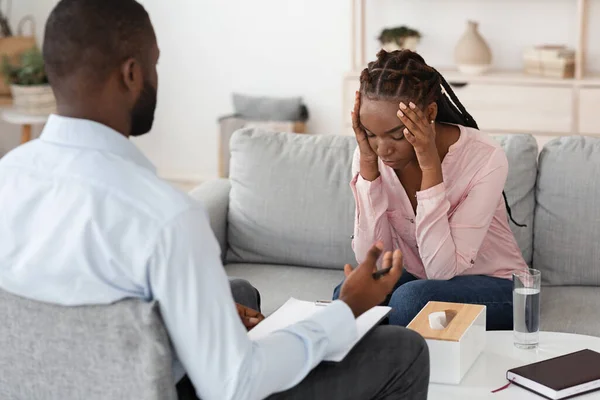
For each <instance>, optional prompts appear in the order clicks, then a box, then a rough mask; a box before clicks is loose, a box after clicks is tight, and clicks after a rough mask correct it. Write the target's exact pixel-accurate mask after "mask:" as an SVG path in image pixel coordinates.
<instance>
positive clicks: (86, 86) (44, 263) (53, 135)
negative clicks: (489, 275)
mask: <svg viewBox="0 0 600 400" xmlns="http://www.w3.org/2000/svg"><path fill="white" fill-rule="evenodd" d="M199 29H201V28H199ZM158 58H159V49H158V45H157V41H156V37H155V34H154V30H153V28H152V24H151V22H150V18H149V16H148V14H147V13H146V11H145V10H144V8H143V7H142V6H141V5H140V4H139V3H137V2H136V1H135V0H62V1H60V2H59V3H58V5H57V6H56V8H55V9H54V10H53V11H52V13H51V15H50V17H49V19H48V22H47V25H46V33H45V42H44V59H45V61H46V69H47V73H48V76H49V79H50V82H51V85H52V88H53V90H54V93H55V95H56V99H57V104H58V112H57V114H56V115H53V116H51V117H50V119H49V121H48V123H47V125H46V127H45V128H44V131H43V133H42V136H41V138H40V140H36V141H33V142H31V143H29V144H27V145H25V146H22V147H20V148H18V149H16V150H15V151H13V152H11V153H10V154H8V155H7V156H5V157H4V158H3V159H2V160H0V210H2V216H1V219H2V224H0V237H1V238H2V241H0V288H1V289H3V290H6V291H8V292H11V293H14V294H17V295H21V296H24V297H28V298H31V299H34V300H38V301H43V302H50V303H55V304H61V305H65V306H74V305H88V304H110V303H112V302H115V301H118V300H120V299H123V298H130V297H137V298H142V299H147V300H149V301H150V300H157V301H158V303H159V306H160V310H161V315H162V317H163V320H164V323H165V326H166V328H167V330H168V332H169V336H170V338H171V340H172V343H173V347H174V350H175V354H176V357H177V360H178V366H179V367H180V368H179V370H176V371H175V373H176V374H177V378H179V379H181V378H183V376H184V373H185V374H187V376H188V377H189V380H190V381H191V382H192V384H193V386H194V388H195V391H196V394H197V395H198V397H200V398H202V399H204V400H211V399H218V400H222V399H241V400H246V399H261V398H265V397H267V396H270V395H272V396H273V397H272V398H276V399H280V398H281V399H308V398H310V399H321V398H322V399H361V400H362V399H367V398H374V399H375V398H376V399H398V398H406V399H422V398H426V396H427V386H428V379H429V358H428V352H427V347H426V345H425V342H424V340H423V339H422V338H421V337H420V336H419V335H417V334H416V333H414V332H411V331H408V330H405V329H403V328H399V327H391V326H382V327H378V328H376V329H375V330H374V331H373V332H372V333H371V334H369V335H367V337H365V338H364V340H362V341H361V342H360V343H359V344H358V345H357V346H356V348H355V349H354V350H353V351H352V352H351V353H350V354H349V355H348V356H347V357H346V359H345V360H344V361H343V362H341V363H336V364H328V363H321V361H322V360H323V359H324V358H325V357H326V356H327V355H328V354H331V353H333V352H335V351H336V350H339V349H341V348H344V347H346V346H348V345H349V343H351V342H352V341H353V340H355V338H356V335H357V332H356V324H355V318H356V317H358V316H359V315H361V314H362V313H364V312H365V311H367V310H369V309H370V308H371V307H373V306H375V305H377V304H379V303H380V302H382V301H383V300H384V299H385V297H386V295H387V294H388V293H389V292H390V291H391V289H392V288H393V286H394V284H395V282H396V281H397V280H398V278H399V277H400V273H401V270H402V256H401V254H400V253H399V252H396V253H394V254H391V253H387V254H385V255H384V256H383V257H384V261H383V264H384V266H390V267H392V268H391V270H390V272H389V274H388V275H386V276H384V277H382V278H381V279H379V280H375V279H373V277H372V276H371V274H372V272H373V270H374V268H375V263H376V261H377V259H378V258H379V257H380V255H381V244H378V245H376V246H374V247H373V249H372V250H371V252H370V255H369V257H368V260H367V261H366V262H365V263H363V264H362V265H360V266H359V267H358V268H357V269H356V270H352V268H351V267H350V266H346V268H345V272H346V276H347V278H346V281H345V284H344V286H343V288H342V289H341V294H340V299H339V300H337V301H335V302H333V303H332V304H331V305H329V306H327V307H324V309H323V310H322V311H321V312H319V313H317V314H316V315H314V316H313V317H311V318H309V319H307V320H305V321H303V322H300V323H297V324H295V325H292V326H290V327H288V328H286V329H283V330H281V331H279V332H276V333H274V334H272V335H270V336H268V337H266V338H263V339H260V340H256V341H251V340H250V339H249V338H248V336H247V333H246V329H244V325H243V324H242V323H241V321H240V316H239V315H238V312H237V311H236V307H235V304H234V301H233V299H232V295H231V291H230V288H229V283H228V279H227V277H226V275H225V272H224V269H223V265H222V263H221V258H220V249H219V245H218V243H217V241H216V239H215V237H214V235H213V233H212V231H211V230H210V226H209V222H208V218H207V215H206V213H205V210H204V209H203V207H202V205H200V204H198V203H197V202H195V201H194V200H193V199H191V198H190V197H189V196H187V195H186V194H184V193H181V192H179V191H177V190H175V189H174V188H172V187H171V186H170V185H168V184H166V183H164V182H163V181H161V180H160V179H159V178H158V177H157V176H156V174H155V170H154V167H153V165H152V164H151V163H150V161H149V160H148V159H147V158H146V157H144V155H143V154H142V153H141V152H140V151H139V150H138V149H137V148H136V147H135V146H134V145H133V144H132V143H131V142H130V141H129V140H128V138H129V137H130V136H139V135H142V134H144V133H146V132H148V131H149V130H150V129H151V127H152V123H153V119H154V110H155V107H156V94H157V88H158V75H157V70H156V65H157V62H158ZM190 84H193V82H190ZM255 322H256V321H255ZM311 371H312V372H311ZM66 397H67V394H65V398H66Z"/></svg>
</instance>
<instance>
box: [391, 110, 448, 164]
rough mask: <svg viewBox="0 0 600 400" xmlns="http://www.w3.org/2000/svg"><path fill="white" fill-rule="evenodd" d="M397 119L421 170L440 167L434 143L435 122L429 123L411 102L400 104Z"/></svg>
mask: <svg viewBox="0 0 600 400" xmlns="http://www.w3.org/2000/svg"><path fill="white" fill-rule="evenodd" d="M398 118H399V119H400V121H402V123H403V124H404V126H405V128H404V137H406V140H408V142H409V143H410V144H411V145H412V146H413V147H414V149H415V153H416V155H417V160H418V161H419V166H420V167H421V170H423V171H426V170H432V169H435V168H438V167H439V166H440V155H439V153H438V150H437V146H436V141H435V135H436V133H435V121H429V119H428V118H427V117H426V116H425V114H424V113H423V111H422V110H421V109H420V108H419V107H417V106H416V105H415V104H414V103H413V102H410V103H408V104H406V103H400V107H399V110H398Z"/></svg>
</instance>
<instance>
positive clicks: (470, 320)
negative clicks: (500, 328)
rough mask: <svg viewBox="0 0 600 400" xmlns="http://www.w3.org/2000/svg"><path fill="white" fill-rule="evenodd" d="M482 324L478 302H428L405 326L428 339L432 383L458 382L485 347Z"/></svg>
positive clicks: (483, 307)
mask: <svg viewBox="0 0 600 400" xmlns="http://www.w3.org/2000/svg"><path fill="white" fill-rule="evenodd" d="M430 315H431V317H430ZM440 317H441V320H440V319H439V318H440ZM430 319H431V320H432V324H433V326H434V327H435V328H436V329H434V328H432V326H431V324H430ZM444 319H445V320H446V321H447V325H445V328H444V321H443V320H444ZM485 324H486V308H485V306H480V305H473V304H458V303H442V302H437V301H430V302H429V303H427V305H426V306H425V307H424V308H423V309H422V310H421V311H420V312H419V314H417V316H416V317H415V319H413V320H412V321H411V323H410V324H409V325H408V329H412V330H414V331H416V332H418V333H420V334H421V336H423V337H424V338H425V340H426V341H427V345H428V346H429V357H430V360H431V378H430V381H431V382H432V383H447V384H456V385H458V384H459V383H460V381H461V380H462V378H463V377H464V376H465V374H466V373H467V371H469V369H470V368H471V366H472V365H473V364H474V363H475V360H477V357H479V355H480V354H481V352H482V351H483V349H484V347H485Z"/></svg>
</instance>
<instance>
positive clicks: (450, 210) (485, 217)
mask: <svg viewBox="0 0 600 400" xmlns="http://www.w3.org/2000/svg"><path fill="white" fill-rule="evenodd" d="M455 105H456V106H455ZM352 122H353V128H354V132H355V134H356V140H357V142H358V147H357V149H356V152H355V154H354V162H353V164H352V174H353V177H354V178H353V179H352V182H351V187H352V190H353V193H354V197H355V200H356V219H355V227H354V240H353V248H354V252H355V254H356V258H357V261H358V262H359V263H360V262H362V261H364V259H365V256H366V254H367V251H368V250H369V248H370V247H371V246H372V245H373V243H375V242H382V243H383V245H384V248H385V250H386V251H388V250H393V249H400V250H401V251H402V253H403V257H404V268H405V271H404V273H403V275H402V277H401V279H400V280H399V281H398V283H397V285H396V288H395V290H394V292H393V293H392V295H391V296H390V298H389V299H388V300H389V302H388V305H389V306H391V307H392V308H393V310H392V312H391V314H390V318H389V319H390V323H391V324H395V325H402V326H406V325H408V323H409V322H410V321H411V320H412V319H413V318H414V317H415V316H416V315H417V313H418V312H419V311H420V310H421V309H422V308H423V307H424V306H425V304H427V302H428V301H430V300H433V301H448V302H458V303H471V304H483V305H486V306H487V327H488V329H511V328H512V310H513V309H512V280H511V279H512V273H513V272H515V271H519V270H523V269H525V268H527V265H526V263H525V261H524V260H523V257H522V255H521V251H520V250H519V247H518V245H517V242H516V240H515V238H514V236H513V233H512V231H511V230H510V227H509V223H508V215H510V209H509V208H508V204H506V203H505V198H503V188H504V184H505V182H506V176H507V173H508V162H507V159H506V155H505V154H504V151H503V150H502V148H501V147H500V146H499V145H498V144H497V143H496V142H495V141H494V140H493V139H491V138H489V137H488V136H487V135H485V134H483V133H481V132H480V131H479V130H478V128H477V124H476V123H475V120H474V119H473V117H471V115H469V113H468V112H467V110H465V108H464V106H463V105H462V104H461V103H460V101H459V100H458V98H457V97H456V95H455V94H454V92H453V91H452V88H451V87H450V85H448V83H447V82H446V81H445V80H444V78H443V77H442V76H441V75H440V74H439V73H438V72H437V71H436V70H435V69H434V68H432V67H430V66H428V65H427V64H426V63H425V61H424V60H423V58H422V57H421V56H419V55H418V54H417V53H414V52H411V51H408V50H404V51H395V52H392V53H388V52H385V51H383V50H382V51H381V52H379V54H378V55H377V61H375V62H372V63H369V66H368V68H366V69H365V70H364V71H363V72H362V74H361V76H360V91H359V92H357V94H356V103H355V106H354V111H353V112H352ZM507 210H508V215H507ZM511 218H512V217H511ZM337 294H338V289H336V292H335V293H334V297H337Z"/></svg>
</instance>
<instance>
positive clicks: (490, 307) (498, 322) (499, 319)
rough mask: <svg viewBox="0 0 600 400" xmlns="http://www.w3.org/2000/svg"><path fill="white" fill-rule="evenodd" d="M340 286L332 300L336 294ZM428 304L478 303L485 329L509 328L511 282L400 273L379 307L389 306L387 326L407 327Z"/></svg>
mask: <svg viewBox="0 0 600 400" xmlns="http://www.w3.org/2000/svg"><path fill="white" fill-rule="evenodd" d="M342 284H343V282H342V283H340V284H339V285H338V287H336V288H335V290H334V292H333V298H334V299H337V298H338V297H339V295H340V289H341V287H342ZM429 301H446V302H449V303H466V304H481V305H484V306H486V307H487V319H486V320H487V329H488V330H511V329H512V327H513V303H512V281H511V280H509V279H501V278H493V277H491V276H485V275H469V276H457V277H455V278H452V279H450V280H448V281H437V280H425V279H418V278H416V277H414V276H413V275H411V274H409V273H408V272H406V271H404V273H403V274H402V276H401V277H400V280H398V283H396V286H395V287H394V290H393V291H392V293H391V294H390V295H389V296H388V298H387V300H386V301H385V303H384V304H383V305H388V306H390V307H392V311H391V312H390V315H389V323H390V324H391V325H400V326H407V325H408V324H409V323H410V321H412V320H413V318H414V317H415V316H416V315H417V314H418V313H419V311H421V309H422V308H423V307H425V305H426V304H427V302H429Z"/></svg>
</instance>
